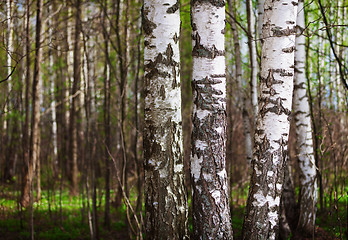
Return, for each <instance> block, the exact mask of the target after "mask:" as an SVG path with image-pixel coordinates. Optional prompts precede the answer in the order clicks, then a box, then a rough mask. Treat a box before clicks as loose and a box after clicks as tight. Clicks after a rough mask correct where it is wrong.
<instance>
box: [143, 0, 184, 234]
mask: <svg viewBox="0 0 348 240" xmlns="http://www.w3.org/2000/svg"><path fill="white" fill-rule="evenodd" d="M143 28H144V33H145V39H144V44H145V51H144V65H145V84H144V88H145V122H144V158H145V159H144V160H145V164H144V168H145V191H144V192H145V227H146V238H147V239H187V238H188V233H187V214H188V210H187V209H188V206H187V195H186V190H185V188H184V163H183V136H182V117H181V87H180V69H179V64H180V55H179V34H180V13H179V2H178V1H176V0H168V1H164V2H163V1H160V0H146V1H145V2H144V8H143Z"/></svg>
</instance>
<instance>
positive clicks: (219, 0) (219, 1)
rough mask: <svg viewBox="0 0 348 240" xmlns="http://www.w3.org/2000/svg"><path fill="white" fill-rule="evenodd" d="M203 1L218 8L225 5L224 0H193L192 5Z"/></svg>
mask: <svg viewBox="0 0 348 240" xmlns="http://www.w3.org/2000/svg"><path fill="white" fill-rule="evenodd" d="M203 3H210V4H211V5H213V6H215V7H217V8H221V7H225V1H224V0H191V6H193V5H194V4H203Z"/></svg>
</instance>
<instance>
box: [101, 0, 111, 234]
mask: <svg viewBox="0 0 348 240" xmlns="http://www.w3.org/2000/svg"><path fill="white" fill-rule="evenodd" d="M107 3H108V1H107V0H105V2H104V7H105V8H106V10H105V11H104V10H102V11H103V25H104V28H103V29H104V32H103V34H104V44H105V52H106V53H107V54H106V56H105V65H104V78H105V80H104V131H105V151H104V155H105V156H104V157H105V168H106V172H105V209H104V210H105V212H104V225H105V226H106V227H107V228H108V229H110V156H109V151H111V149H110V147H111V145H110V142H111V141H110V140H111V139H110V67H109V64H108V59H107V58H108V51H109V39H108V34H109V33H108V27H107V26H105V25H106V24H107V21H106V18H107V16H106V14H107V6H108V4H107Z"/></svg>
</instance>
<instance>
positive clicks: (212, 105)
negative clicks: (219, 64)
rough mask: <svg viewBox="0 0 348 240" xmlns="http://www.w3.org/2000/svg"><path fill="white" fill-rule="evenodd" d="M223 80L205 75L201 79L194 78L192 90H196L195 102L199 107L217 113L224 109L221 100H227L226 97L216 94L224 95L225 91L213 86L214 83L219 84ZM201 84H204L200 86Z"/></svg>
mask: <svg viewBox="0 0 348 240" xmlns="http://www.w3.org/2000/svg"><path fill="white" fill-rule="evenodd" d="M221 82H222V81H221V80H216V79H212V78H208V77H205V78H203V79H201V80H194V82H193V83H192V90H193V91H195V92H196V98H195V99H194V104H196V105H197V108H199V109H203V110H209V111H214V112H215V113H217V112H220V111H221V110H224V109H221V106H220V102H225V101H226V99H225V98H222V97H221V98H220V97H217V96H216V95H222V94H223V92H222V91H220V90H216V89H215V88H213V87H212V85H213V84H218V83H221ZM201 84H202V85H203V86H199V85H201Z"/></svg>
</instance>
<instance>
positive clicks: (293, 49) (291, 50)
mask: <svg viewBox="0 0 348 240" xmlns="http://www.w3.org/2000/svg"><path fill="white" fill-rule="evenodd" d="M282 51H283V52H285V53H292V52H293V51H295V46H292V47H288V48H283V49H282Z"/></svg>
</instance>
